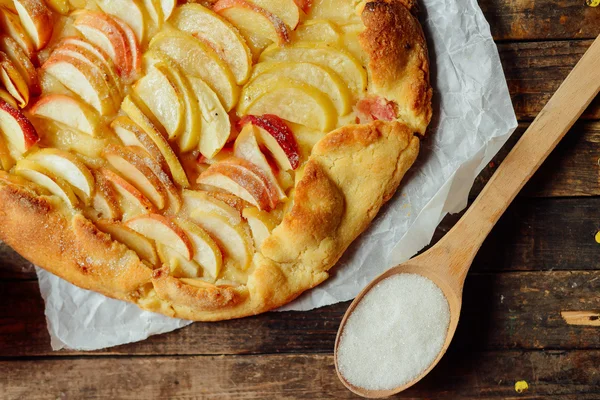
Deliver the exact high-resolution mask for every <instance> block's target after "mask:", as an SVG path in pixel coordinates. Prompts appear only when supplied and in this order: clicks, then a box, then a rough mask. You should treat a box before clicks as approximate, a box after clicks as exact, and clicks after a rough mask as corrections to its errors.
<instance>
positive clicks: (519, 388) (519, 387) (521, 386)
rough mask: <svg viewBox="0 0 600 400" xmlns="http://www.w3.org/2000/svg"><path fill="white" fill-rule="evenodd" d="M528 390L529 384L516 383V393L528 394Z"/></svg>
mask: <svg viewBox="0 0 600 400" xmlns="http://www.w3.org/2000/svg"><path fill="white" fill-rule="evenodd" d="M527 389H529V385H528V384H527V381H517V382H515V392H517V393H523V392H526V391H527Z"/></svg>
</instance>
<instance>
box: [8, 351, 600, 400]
mask: <svg viewBox="0 0 600 400" xmlns="http://www.w3.org/2000/svg"><path fill="white" fill-rule="evenodd" d="M598 363H600V351H598V350H595V351H568V352H566V351H561V352H553V351H549V352H544V351H533V352H520V351H505V352H485V353H473V352H467V353H465V352H464V351H450V352H449V353H448V354H447V355H446V357H444V359H443V360H442V362H441V363H440V364H439V365H438V366H437V367H436V368H435V369H434V370H433V371H432V373H431V374H430V375H429V376H427V377H426V378H425V379H424V380H423V381H422V382H420V383H419V384H417V385H415V386H414V387H413V388H411V389H409V390H407V391H405V392H403V393H401V394H399V395H397V396H395V398H402V399H408V398H411V399H416V398H441V397H443V398H450V399H467V398H469V399H473V398H478V399H482V398H485V399H509V398H515V399H516V398H521V397H525V398H529V399H532V398H536V399H564V400H567V399H575V398H577V399H597V398H598V397H597V393H598V392H597V390H598V385H600V375H599V374H598V370H597V366H598ZM517 380H525V381H527V382H528V384H529V389H528V391H527V392H526V393H524V394H523V395H522V396H519V395H518V394H517V393H515V388H514V385H515V382H516V381H517ZM32 382H35V384H32ZM0 392H1V393H3V398H5V399H29V400H38V399H59V398H61V399H62V398H87V399H91V398H94V399H105V398H111V399H112V398H118V399H124V400H126V399H132V400H133V399H167V398H168V399H196V398H202V399H233V398H235V399H324V398H336V399H350V398H358V397H357V396H355V395H353V394H352V393H351V392H349V391H348V390H346V389H345V388H344V387H343V386H342V384H341V383H340V382H339V380H338V378H337V377H336V375H335V369H334V366H333V356H332V355H331V354H313V355H275V354H271V355H261V356H252V355H247V356H226V357H214V356H197V357H183V358H182V357H134V358H116V359H115V358H91V359H53V360H35V362H33V361H0Z"/></svg>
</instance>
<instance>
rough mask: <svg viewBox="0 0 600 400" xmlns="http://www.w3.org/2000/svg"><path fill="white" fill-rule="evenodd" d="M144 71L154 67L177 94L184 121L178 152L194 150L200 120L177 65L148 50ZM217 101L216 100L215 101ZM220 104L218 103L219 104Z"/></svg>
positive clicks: (197, 140)
mask: <svg viewBox="0 0 600 400" xmlns="http://www.w3.org/2000/svg"><path fill="white" fill-rule="evenodd" d="M144 64H145V70H146V71H148V70H149V69H151V68H152V67H155V68H156V69H158V70H159V71H161V72H162V73H163V74H164V76H166V77H167V78H168V80H169V82H170V83H171V85H172V86H173V88H174V89H175V91H176V92H177V93H178V94H179V98H180V101H181V103H182V104H183V108H184V110H185V111H184V121H183V128H182V132H181V135H180V136H179V137H178V141H177V143H178V145H179V150H180V151H181V152H188V151H191V150H193V149H195V148H196V147H197V146H198V142H199V141H200V134H201V125H202V119H201V116H200V110H199V107H198V99H197V98H196V96H195V94H194V92H193V89H192V87H191V84H190V82H189V80H188V78H187V77H186V75H185V74H184V73H183V71H182V70H181V68H180V67H179V65H177V64H176V63H175V62H173V60H171V59H170V58H169V57H168V56H167V55H166V54H165V53H163V52H161V51H158V50H148V51H147V52H146V53H145V54H144ZM217 101H218V100H217ZM219 104H220V103H219Z"/></svg>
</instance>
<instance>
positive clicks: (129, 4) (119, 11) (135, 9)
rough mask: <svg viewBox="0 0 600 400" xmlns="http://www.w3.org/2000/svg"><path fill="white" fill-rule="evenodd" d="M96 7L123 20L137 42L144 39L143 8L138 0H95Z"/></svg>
mask: <svg viewBox="0 0 600 400" xmlns="http://www.w3.org/2000/svg"><path fill="white" fill-rule="evenodd" d="M95 1H96V4H98V7H100V8H101V9H102V11H104V12H105V13H107V14H110V15H112V16H114V17H117V18H119V19H121V20H122V21H123V22H125V23H126V24H127V25H128V26H129V27H131V29H132V30H133V32H134V33H135V36H136V38H137V42H138V43H142V42H143V40H144V34H145V32H146V23H145V18H144V15H145V12H144V11H145V10H144V8H143V7H144V6H143V5H142V4H141V2H140V0H130V1H124V2H118V1H114V0H95Z"/></svg>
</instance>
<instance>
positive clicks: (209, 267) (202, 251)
mask: <svg viewBox="0 0 600 400" xmlns="http://www.w3.org/2000/svg"><path fill="white" fill-rule="evenodd" d="M175 222H176V223H177V225H179V227H180V228H181V229H183V230H184V231H185V233H187V235H188V237H189V239H190V241H191V243H192V247H193V249H194V258H193V259H194V261H196V262H197V263H198V264H200V266H201V267H202V269H204V270H205V271H206V272H208V273H209V274H210V276H212V277H213V278H215V279H216V277H217V276H219V272H220V271H221V266H222V265H223V254H222V253H221V250H220V249H219V246H218V245H217V243H216V242H215V241H214V240H213V238H212V237H211V236H210V235H209V234H208V233H207V232H206V231H205V230H204V229H202V228H201V227H200V226H199V225H197V224H195V223H193V222H190V221H188V220H186V219H183V218H177V219H176V220H175Z"/></svg>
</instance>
